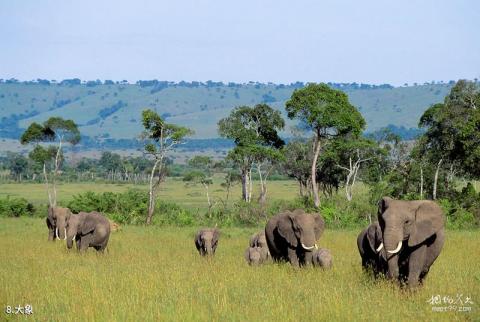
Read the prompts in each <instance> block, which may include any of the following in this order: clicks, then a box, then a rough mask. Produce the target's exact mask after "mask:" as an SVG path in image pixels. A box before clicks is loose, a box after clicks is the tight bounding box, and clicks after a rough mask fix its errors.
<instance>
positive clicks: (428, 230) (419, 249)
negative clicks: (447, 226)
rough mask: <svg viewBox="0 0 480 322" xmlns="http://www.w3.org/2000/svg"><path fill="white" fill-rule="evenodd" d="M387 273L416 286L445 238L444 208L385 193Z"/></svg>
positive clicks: (383, 225) (382, 224)
mask: <svg viewBox="0 0 480 322" xmlns="http://www.w3.org/2000/svg"><path fill="white" fill-rule="evenodd" d="M378 222H379V224H380V227H381V230H382V235H383V248H384V250H385V252H383V254H384V256H385V259H386V260H387V263H388V270H387V276H388V277H389V278H390V279H394V280H397V279H398V280H400V281H401V282H402V283H406V284H407V285H408V287H410V288H414V287H416V286H418V284H419V283H422V281H423V279H424V278H425V277H426V275H427V274H428V271H429V270H430V267H431V266H432V264H433V263H434V262H435V260H436V259H437V257H438V255H440V252H441V250H442V248H443V244H444V242H445V231H444V222H445V218H444V215H443V212H442V209H441V208H440V207H439V206H438V205H437V204H436V203H435V202H433V201H429V200H416V201H402V200H393V199H391V198H388V197H384V198H383V199H382V200H381V201H380V202H379V206H378Z"/></svg>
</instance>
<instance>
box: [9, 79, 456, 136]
mask: <svg viewBox="0 0 480 322" xmlns="http://www.w3.org/2000/svg"><path fill="white" fill-rule="evenodd" d="M331 85H332V86H334V87H336V88H340V89H342V90H344V91H345V92H346V93H347V94H348V95H349V97H350V100H351V102H352V103H353V104H354V105H355V106H357V107H358V109H359V110H360V112H361V113H362V114H363V116H364V117H365V119H366V120H367V124H368V129H367V130H368V131H369V132H373V131H375V130H377V129H379V128H382V127H385V126H387V125H393V126H396V127H402V126H403V127H405V128H406V129H409V128H415V127H416V126H417V123H418V120H419V118H420V116H421V114H422V113H423V111H424V110H425V109H426V108H427V107H429V106H430V105H431V104H433V103H436V102H440V101H442V100H443V98H444V97H445V95H447V94H448V92H449V90H450V88H451V86H452V85H451V84H425V85H418V86H406V87H395V88H394V87H392V86H390V85H381V86H372V85H365V84H360V85H359V84H355V83H354V84H331ZM303 86H304V85H303V83H295V84H289V85H282V84H280V85H277V84H271V83H269V84H261V83H253V82H251V83H248V84H235V83H228V84H224V83H217V82H210V81H209V82H206V83H199V82H192V83H186V82H180V83H172V82H165V81H163V82H162V81H156V80H154V81H139V82H137V83H136V84H127V83H125V82H122V83H118V82H116V83H115V82H112V81H106V82H100V81H90V82H81V81H80V80H78V79H73V80H65V81H62V82H61V83H52V82H49V81H37V82H17V81H15V80H10V81H2V82H0V137H4V138H18V137H19V135H20V133H21V132H22V130H23V129H24V128H25V127H27V126H28V125H29V124H30V123H31V122H33V121H37V122H38V121H44V120H46V119H47V118H48V117H50V116H54V115H55V116H61V117H64V118H68V119H73V120H75V122H77V123H78V124H79V125H80V130H81V132H82V134H83V135H86V136H89V137H90V138H91V139H92V140H97V141H102V140H104V139H106V138H110V139H132V138H134V137H136V136H138V134H139V133H140V132H141V130H142V126H141V122H140V113H141V111H142V109H145V108H151V109H154V110H156V111H157V112H158V113H159V114H161V115H163V116H164V117H165V118H166V119H167V120H168V122H171V123H176V124H180V125H184V126H188V127H190V128H192V129H194V130H195V133H196V134H195V137H196V138H216V137H218V134H217V122H218V120H219V119H221V118H222V117H225V116H226V115H228V114H229V112H230V111H231V110H232V108H234V107H236V106H239V105H254V104H256V103H260V102H266V103H268V104H270V105H271V106H273V107H275V108H277V109H278V110H280V111H282V113H284V115H285V112H284V105H285V101H286V100H287V99H288V98H289V97H290V95H291V94H292V92H293V90H295V88H301V87H303ZM288 124H289V125H293V123H292V122H289V123H288ZM284 134H285V135H288V133H284Z"/></svg>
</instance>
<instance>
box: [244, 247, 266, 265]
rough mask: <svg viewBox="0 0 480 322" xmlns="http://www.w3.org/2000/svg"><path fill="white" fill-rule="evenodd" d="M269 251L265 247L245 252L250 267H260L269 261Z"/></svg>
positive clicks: (250, 248) (249, 248)
mask: <svg viewBox="0 0 480 322" xmlns="http://www.w3.org/2000/svg"><path fill="white" fill-rule="evenodd" d="M267 253H268V249H266V248H264V247H258V246H254V247H248V248H247V249H246V250H245V260H246V261H247V263H248V264H249V265H260V264H263V263H265V261H267V260H268V257H267Z"/></svg>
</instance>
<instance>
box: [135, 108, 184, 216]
mask: <svg viewBox="0 0 480 322" xmlns="http://www.w3.org/2000/svg"><path fill="white" fill-rule="evenodd" d="M142 123H143V127H144V128H145V130H144V131H143V133H142V138H143V140H144V141H145V144H144V150H145V153H146V155H147V156H149V157H151V158H152V159H153V161H154V163H153V167H152V170H151V172H150V179H149V192H148V195H149V202H148V214H147V220H146V223H147V225H149V224H150V223H151V222H152V217H153V213H154V211H155V198H156V193H157V189H158V187H159V186H160V183H161V182H162V181H163V180H164V177H165V170H166V169H165V162H166V156H167V155H168V154H169V153H170V152H171V151H173V150H174V149H175V147H176V146H178V145H179V144H181V143H182V142H183V141H184V139H185V138H186V137H187V136H190V135H192V134H193V131H192V130H190V129H188V128H186V127H182V126H178V125H175V124H168V123H166V122H165V121H164V120H163V119H162V118H161V117H160V116H159V115H158V114H157V113H156V112H155V111H153V110H150V109H147V110H144V111H143V112H142Z"/></svg>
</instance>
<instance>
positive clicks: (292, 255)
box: [288, 247, 300, 267]
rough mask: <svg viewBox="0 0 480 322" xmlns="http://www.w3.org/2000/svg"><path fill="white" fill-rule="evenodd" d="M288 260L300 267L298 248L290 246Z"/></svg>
mask: <svg viewBox="0 0 480 322" xmlns="http://www.w3.org/2000/svg"><path fill="white" fill-rule="evenodd" d="M288 260H289V261H290V263H291V264H292V265H293V266H295V267H299V266H300V264H299V262H298V256H297V250H296V249H292V248H290V247H289V248H288Z"/></svg>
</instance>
